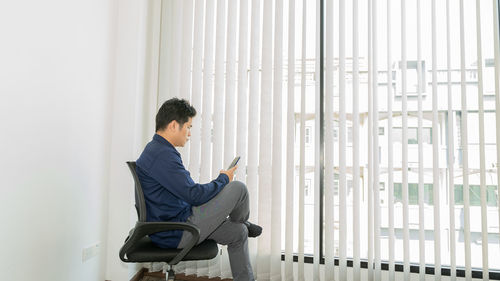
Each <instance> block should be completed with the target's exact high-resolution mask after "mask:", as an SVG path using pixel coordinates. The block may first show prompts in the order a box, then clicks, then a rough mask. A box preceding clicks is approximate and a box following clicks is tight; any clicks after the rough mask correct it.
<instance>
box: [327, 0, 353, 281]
mask: <svg viewBox="0 0 500 281" xmlns="http://www.w3.org/2000/svg"><path fill="white" fill-rule="evenodd" d="M326 14H327V15H331V16H326V28H325V34H326V35H325V37H326V69H325V119H326V120H325V202H335V200H334V191H333V189H334V184H333V182H334V136H333V131H334V126H335V124H334V115H333V108H334V105H333V103H334V101H333V87H334V83H335V82H334V65H333V61H334V54H333V36H334V30H333V1H332V0H328V1H326ZM334 209H335V206H334V204H325V237H326V238H325V280H334V260H335V256H334V255H335V243H334V241H335V231H334V227H335V221H334V220H335V218H334ZM358 241H359V240H358Z"/></svg>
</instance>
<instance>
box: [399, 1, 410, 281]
mask: <svg viewBox="0 0 500 281" xmlns="http://www.w3.org/2000/svg"><path fill="white" fill-rule="evenodd" d="M406 63H407V62H406V0H402V1H401V68H402V69H401V79H402V81H401V89H402V97H403V99H402V104H401V109H402V110H401V111H402V113H401V116H402V123H403V132H402V135H403V145H402V158H401V159H402V163H401V164H402V165H401V166H402V171H401V173H402V189H403V192H402V193H403V252H404V254H403V255H404V258H403V261H404V280H405V281H409V280H410V242H409V240H410V233H409V227H408V223H409V214H408V109H407V106H408V105H407V99H408V97H407V93H406V68H407V65H406Z"/></svg>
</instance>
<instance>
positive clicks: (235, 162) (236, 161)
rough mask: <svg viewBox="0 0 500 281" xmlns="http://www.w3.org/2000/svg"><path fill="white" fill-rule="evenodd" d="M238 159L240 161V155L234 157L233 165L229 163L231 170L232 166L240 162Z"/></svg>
mask: <svg viewBox="0 0 500 281" xmlns="http://www.w3.org/2000/svg"><path fill="white" fill-rule="evenodd" d="M238 161H240V156H236V157H234V160H233V162H231V165H229V168H227V169H228V170H229V169H231V168H232V167H234V166H236V164H237V163H238Z"/></svg>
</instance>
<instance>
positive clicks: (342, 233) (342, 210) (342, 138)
mask: <svg viewBox="0 0 500 281" xmlns="http://www.w3.org/2000/svg"><path fill="white" fill-rule="evenodd" d="M345 29H346V26H345V1H344V0H340V1H339V255H340V263H339V272H340V274H339V279H340V280H347V259H346V248H347V239H346V238H347V214H346V212H347V204H346V110H345V108H346V100H345V99H346V93H345V78H346V77H345V74H346V71H345V32H346V31H345Z"/></svg>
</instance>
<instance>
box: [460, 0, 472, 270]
mask: <svg viewBox="0 0 500 281" xmlns="http://www.w3.org/2000/svg"><path fill="white" fill-rule="evenodd" d="M464 20H465V18H464V1H463V0H460V85H461V101H462V122H461V123H462V126H461V133H460V137H461V139H462V143H461V145H462V155H463V156H462V159H463V160H462V177H463V197H464V248H465V278H466V280H471V279H472V272H471V256H470V254H471V247H470V203H469V157H468V138H467V93H466V78H465V34H464Z"/></svg>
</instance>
